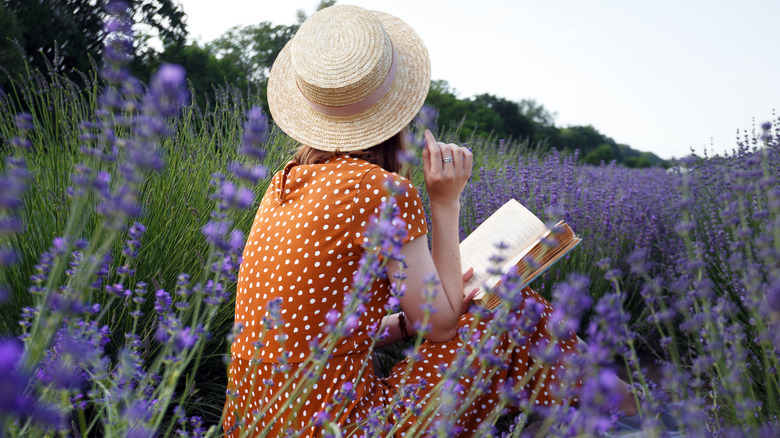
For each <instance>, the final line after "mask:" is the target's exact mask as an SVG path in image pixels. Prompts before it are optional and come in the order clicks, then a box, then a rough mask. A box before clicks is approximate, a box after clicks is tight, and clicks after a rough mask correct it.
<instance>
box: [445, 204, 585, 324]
mask: <svg viewBox="0 0 780 438" xmlns="http://www.w3.org/2000/svg"><path fill="white" fill-rule="evenodd" d="M579 243H580V238H579V237H577V236H575V235H574V231H572V229H571V228H570V227H569V225H567V224H566V223H565V222H563V221H560V222H558V224H556V225H555V226H554V227H553V228H552V229H548V228H547V226H546V225H545V224H544V222H542V221H541V220H539V218H538V217H536V216H535V215H534V214H533V213H531V212H530V211H529V210H528V209H527V208H525V207H523V205H522V204H520V203H519V202H517V201H516V200H514V199H512V200H510V201H508V202H507V203H506V204H504V205H503V206H501V208H499V209H498V210H497V211H496V212H495V213H493V214H492V215H491V216H490V217H489V218H487V219H486V220H485V221H484V222H482V224H480V225H479V227H477V229H476V230H474V232H472V233H471V234H470V235H469V236H468V237H466V238H465V239H464V240H463V242H461V244H460V262H461V267H462V270H463V272H466V270H467V269H468V268H474V275H473V276H472V277H471V279H470V280H469V281H468V282H466V284H464V286H463V288H464V290H466V291H471V290H474V288H476V287H480V291H479V293H478V294H477V296H476V297H475V298H474V304H476V305H478V306H480V307H484V308H486V309H488V310H494V309H495V308H496V307H498V305H499V304H500V303H501V299H500V298H499V297H498V296H496V295H495V294H492V293H491V292H490V290H491V289H493V288H494V287H495V286H496V284H497V283H498V282H499V280H500V279H501V276H500V275H491V274H490V272H495V270H496V265H495V264H494V262H491V260H490V259H491V257H493V256H495V255H500V256H502V257H503V259H504V260H505V262H504V265H503V266H502V267H501V272H502V273H507V272H509V270H510V269H517V274H518V275H520V276H521V279H522V282H523V286H524V285H526V284H528V283H530V282H531V281H533V279H535V278H536V277H538V276H539V274H541V273H542V272H544V271H545V270H547V268H549V267H550V266H552V265H553V263H555V262H556V261H558V259H560V258H561V257H563V256H564V255H565V254H566V253H567V252H569V251H570V250H571V249H572V248H574V247H575V246H577V244H579ZM498 244H503V245H504V246H505V247H506V249H502V250H499V249H498V247H497V245H498Z"/></svg>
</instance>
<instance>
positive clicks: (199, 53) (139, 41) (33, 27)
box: [0, 0, 667, 167]
mask: <svg viewBox="0 0 780 438" xmlns="http://www.w3.org/2000/svg"><path fill="white" fill-rule="evenodd" d="M110 3H111V1H110V0H3V1H2V3H0V87H2V88H5V89H7V88H8V87H9V86H10V83H11V81H12V80H14V79H15V78H21V77H24V75H25V72H26V70H27V68H31V69H38V70H40V71H55V72H57V73H60V74H63V75H66V76H71V77H73V78H74V79H77V78H78V75H79V72H82V73H86V72H93V71H94V67H95V66H99V65H101V63H102V55H103V53H102V47H103V39H104V37H105V35H106V31H105V25H104V21H105V17H106V14H105V8H106V7H107V6H108V5H109V4H110ZM335 3H336V1H335V0H324V1H320V2H319V4H318V5H317V7H316V10H319V9H322V8H324V7H327V6H331V5H333V4H335ZM125 5H126V7H128V8H131V9H132V11H133V17H134V20H135V22H136V23H137V25H136V27H134V32H135V33H136V42H135V45H134V47H133V54H134V61H133V64H132V66H133V72H132V73H133V74H134V75H135V76H136V77H140V78H147V77H149V75H150V74H151V72H152V71H154V70H156V68H157V67H158V66H159V65H160V64H161V63H163V62H170V63H176V64H180V65H182V66H184V68H185V69H186V70H187V78H188V80H189V82H190V84H191V86H192V88H193V89H194V90H196V92H197V93H196V99H197V103H199V104H201V105H204V104H205V102H206V101H208V100H209V99H213V98H214V96H215V94H216V93H217V92H218V91H219V90H221V89H224V88H225V87H230V88H235V89H238V90H241V91H242V92H243V93H245V94H256V95H258V96H259V100H260V101H261V102H265V93H266V89H265V86H266V81H267V77H268V72H269V70H270V67H271V65H272V64H273V61H274V59H276V55H277V54H278V53H279V51H281V49H282V47H284V45H285V44H286V43H287V41H288V40H289V39H290V38H291V37H292V36H293V35H294V34H295V32H296V31H297V30H298V27H299V26H300V24H301V23H303V21H305V19H306V14H305V12H303V11H298V19H297V23H295V24H291V25H276V24H273V23H271V22H269V21H263V22H260V23H258V24H255V25H250V26H236V27H233V28H231V29H229V30H228V31H227V32H225V33H224V34H223V35H222V36H220V37H219V38H217V39H215V40H214V41H210V42H207V43H199V42H195V41H187V27H186V13H185V12H184V10H183V9H182V7H181V5H179V4H178V3H175V2H174V0H125ZM153 40H157V41H160V42H161V43H162V48H161V49H155V48H154V46H153V45H152V44H151V41H153ZM426 103H427V104H428V105H430V106H433V107H435V108H436V109H437V110H438V118H437V124H438V125H439V126H441V127H447V128H454V129H459V130H460V133H461V135H462V136H464V137H465V136H471V135H477V136H488V135H491V136H495V137H497V138H504V139H515V140H529V141H530V144H533V145H540V144H546V145H549V146H551V147H555V148H558V149H559V150H562V151H568V152H573V151H574V150H579V151H580V157H581V160H582V161H584V162H586V163H590V164H599V163H601V162H610V161H613V160H615V161H617V162H618V163H620V164H622V165H624V166H627V167H649V166H666V165H667V162H666V161H664V160H662V159H661V158H659V157H658V156H657V155H655V154H653V153H650V152H640V151H637V150H635V149H632V148H631V147H630V146H628V145H625V144H619V143H617V142H615V141H614V140H613V139H612V138H610V137H608V136H606V135H604V134H602V133H600V132H599V131H598V130H596V129H595V128H594V127H592V126H568V127H558V126H556V125H555V113H551V112H549V111H548V110H547V109H546V108H544V106H543V105H541V104H539V103H537V102H536V101H535V100H532V99H523V100H521V101H519V102H515V101H510V100H507V99H505V98H503V97H499V96H494V95H492V94H480V95H476V96H473V97H469V98H461V97H459V96H458V95H457V92H456V90H455V89H453V88H452V87H450V85H449V83H447V82H446V81H444V80H434V81H433V82H432V83H431V89H430V92H429V94H428V98H427V100H426ZM266 109H267V108H266Z"/></svg>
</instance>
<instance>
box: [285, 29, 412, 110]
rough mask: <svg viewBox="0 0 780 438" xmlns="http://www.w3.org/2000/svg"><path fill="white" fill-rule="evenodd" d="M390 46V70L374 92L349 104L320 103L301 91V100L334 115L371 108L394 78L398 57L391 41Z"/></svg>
mask: <svg viewBox="0 0 780 438" xmlns="http://www.w3.org/2000/svg"><path fill="white" fill-rule="evenodd" d="M390 48H391V49H393V61H392V62H391V63H390V71H388V72H387V76H386V77H385V80H384V82H382V85H380V86H379V88H377V89H376V90H374V92H373V93H371V94H369V95H368V96H366V97H364V98H362V99H360V100H358V101H357V102H353V103H350V104H349V105H343V106H327V105H322V104H319V103H317V102H314V101H312V100H310V99H309V98H308V97H306V95H305V94H303V92H301V96H302V97H303V100H304V101H306V103H307V104H308V105H309V106H310V107H311V108H312V109H313V110H315V111H317V112H320V113H322V114H325V115H327V116H334V117H346V116H353V115H355V114H357V113H360V112H363V111H365V110H367V109H369V108H371V107H372V106H373V105H374V104H375V103H377V102H379V100H380V99H382V98H383V97H385V95H386V94H387V92H388V91H390V87H391V86H392V85H393V81H394V80H395V72H396V70H397V67H398V59H397V58H398V56H396V53H395V47H393V45H392V43H390ZM295 85H296V86H298V81H296V82H295ZM298 91H301V87H298Z"/></svg>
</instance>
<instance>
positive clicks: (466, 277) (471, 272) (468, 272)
mask: <svg viewBox="0 0 780 438" xmlns="http://www.w3.org/2000/svg"><path fill="white" fill-rule="evenodd" d="M473 276H474V268H469V269H468V270H466V272H464V273H463V283H466V282H468V281H469V280H471V277H473Z"/></svg>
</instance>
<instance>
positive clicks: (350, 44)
mask: <svg viewBox="0 0 780 438" xmlns="http://www.w3.org/2000/svg"><path fill="white" fill-rule="evenodd" d="M291 55H292V56H291V58H292V59H291V60H292V64H293V69H294V70H295V79H296V83H297V85H298V88H299V89H300V91H301V93H302V94H303V95H304V96H305V97H306V98H307V99H309V100H310V101H312V102H314V103H316V104H319V105H324V106H330V107H339V106H346V105H350V104H353V103H356V102H359V101H360V100H362V99H364V98H365V97H366V96H368V95H370V94H371V93H373V92H374V91H375V90H377V89H378V88H379V87H380V86H382V84H383V82H384V81H385V79H386V78H387V75H388V72H389V71H390V69H391V65H392V62H393V47H392V42H391V41H390V37H389V36H388V35H387V32H385V29H384V27H383V26H382V23H381V22H380V21H379V19H378V18H377V17H376V16H375V15H374V14H372V13H371V12H369V11H367V10H365V9H362V8H359V7H355V6H332V7H329V8H326V9H323V10H321V11H319V12H317V13H316V14H314V15H312V16H311V17H309V19H308V20H306V22H304V23H303V24H302V25H301V27H300V29H299V30H298V32H297V33H296V35H295V37H294V38H293V41H292V50H291Z"/></svg>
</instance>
